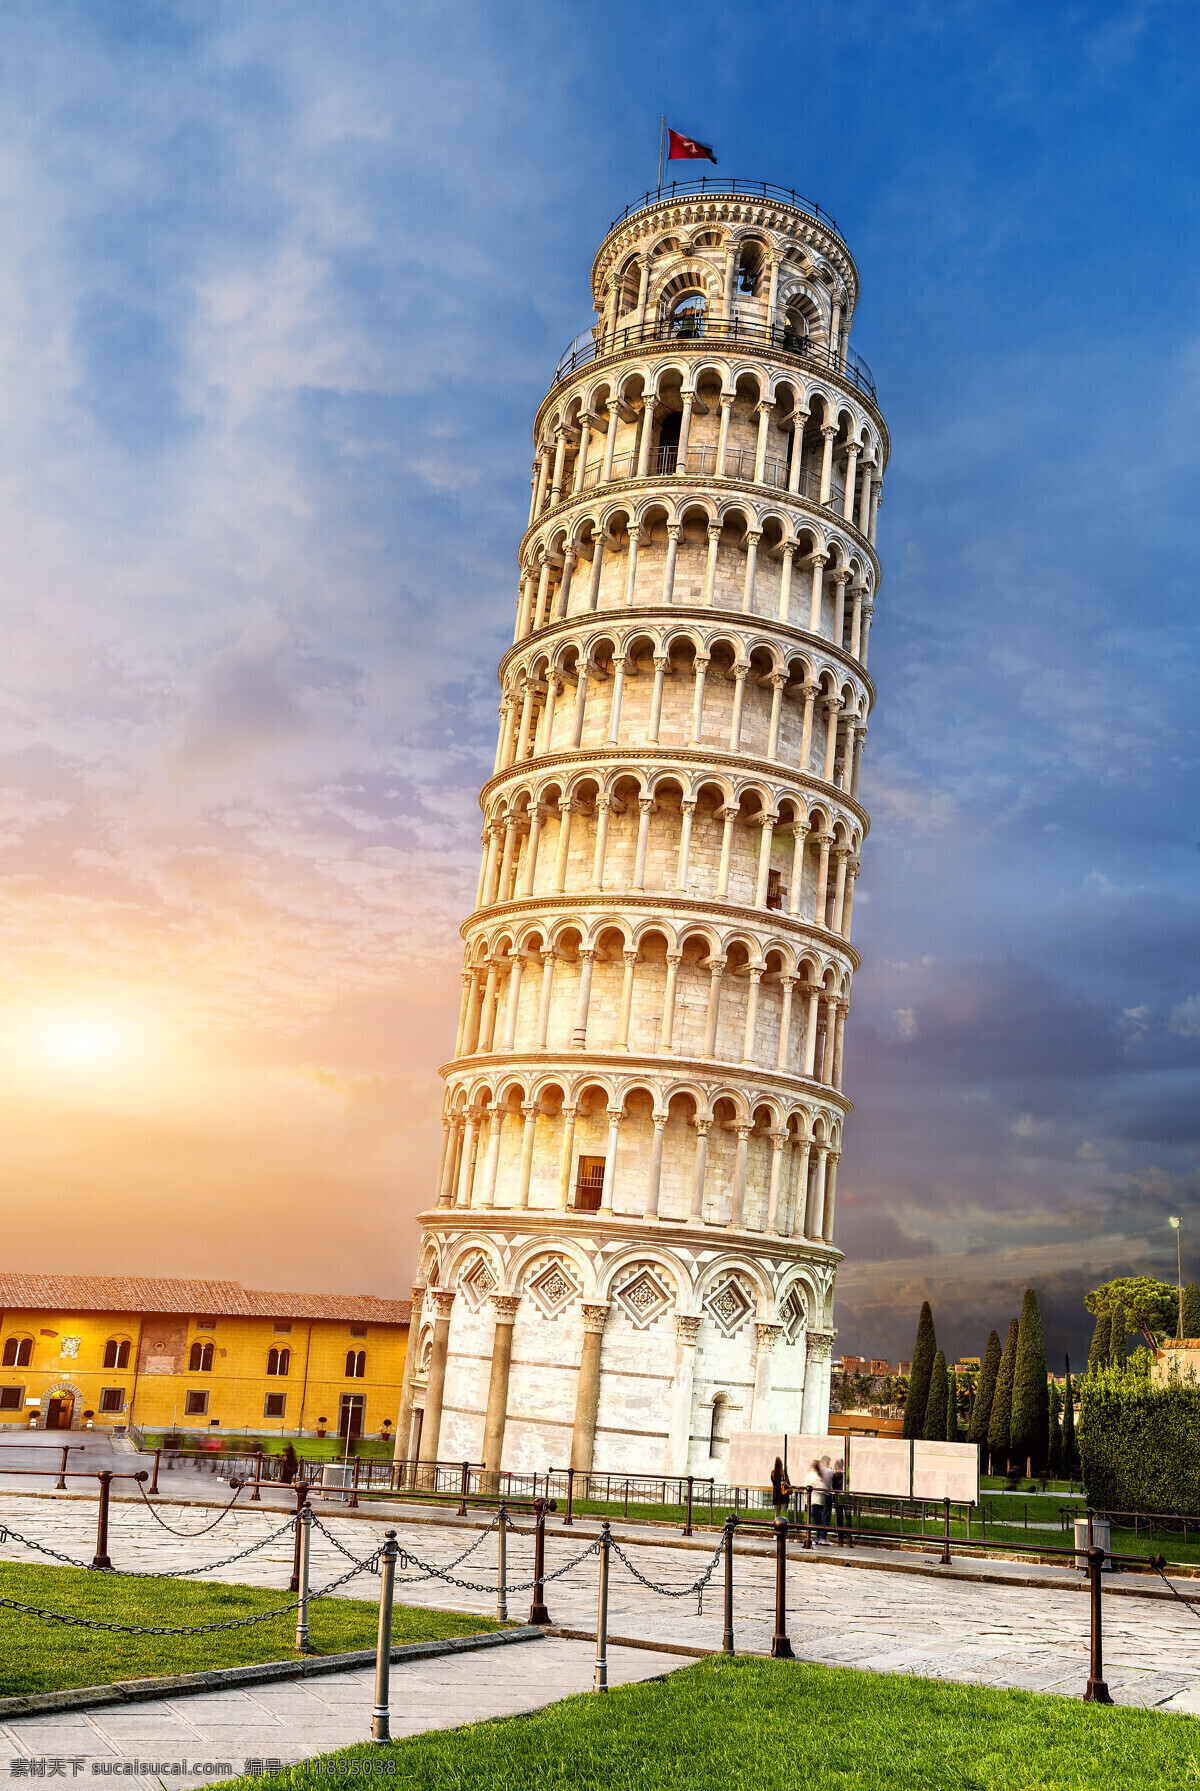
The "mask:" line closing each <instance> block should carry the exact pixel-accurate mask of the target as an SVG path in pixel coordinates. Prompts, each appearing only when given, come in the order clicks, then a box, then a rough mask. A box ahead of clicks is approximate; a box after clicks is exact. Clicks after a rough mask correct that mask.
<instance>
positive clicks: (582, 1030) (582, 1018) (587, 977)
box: [571, 946, 596, 1051]
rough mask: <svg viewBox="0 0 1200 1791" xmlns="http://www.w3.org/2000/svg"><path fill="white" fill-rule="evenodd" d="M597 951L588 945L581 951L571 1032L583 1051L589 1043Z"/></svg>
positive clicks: (576, 1043)
mask: <svg viewBox="0 0 1200 1791" xmlns="http://www.w3.org/2000/svg"><path fill="white" fill-rule="evenodd" d="M595 960H596V953H595V951H594V950H591V949H589V948H588V947H587V946H581V947H580V951H579V963H580V971H579V999H578V1001H577V1002H576V1005H575V1026H574V1029H573V1031H572V1033H571V1043H572V1045H573V1046H574V1047H575V1049H576V1050H577V1051H582V1050H583V1048H584V1046H585V1045H586V1044H587V1026H588V1007H589V1005H590V1003H591V999H592V965H593V964H594V963H595Z"/></svg>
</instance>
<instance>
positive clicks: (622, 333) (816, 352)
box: [551, 311, 876, 404]
mask: <svg viewBox="0 0 1200 1791" xmlns="http://www.w3.org/2000/svg"><path fill="white" fill-rule="evenodd" d="M597 327H598V333H597V334H596V335H595V336H594V337H593V336H591V335H586V334H585V335H583V336H576V338H575V340H574V341H573V342H572V343H571V346H570V347H569V348H568V349H567V351H566V353H565V354H563V355H562V357H561V358H560V360H559V363H558V366H557V367H556V368H555V371H554V378H553V380H552V381H551V386H552V387H553V386H556V385H557V384H558V382H559V381H560V380H562V379H566V378H567V377H568V375H569V374H572V373H575V372H577V371H578V369H579V368H580V367H586V366H587V365H588V363H589V362H590V361H597V360H600V359H601V358H602V357H603V356H605V355H610V354H625V353H628V352H629V350H630V349H634V348H651V347H653V346H654V345H655V344H656V343H661V344H665V345H666V346H668V347H678V346H679V345H681V344H682V345H683V346H685V347H686V346H687V345H689V344H695V343H704V342H738V343H742V344H744V345H745V346H746V347H747V348H751V349H755V348H758V349H771V350H772V352H774V353H778V354H786V355H791V356H793V357H794V358H795V359H797V360H803V361H808V362H811V363H812V364H813V365H814V366H818V367H822V368H825V369H827V370H828V371H829V372H831V373H836V374H837V375H839V377H841V378H842V379H845V380H848V381H849V383H850V384H851V385H852V386H854V387H855V388H856V389H857V390H858V391H860V392H861V393H862V394H863V396H864V397H866V398H869V399H870V401H871V403H872V404H874V403H875V402H876V397H875V378H874V375H873V374H872V372H871V369H870V367H869V366H868V365H867V363H866V362H865V361H864V360H863V358H862V356H861V355H860V354H858V353H857V352H856V351H855V350H854V349H853V348H851V349H848V350H847V351H846V352H845V353H844V354H843V352H842V350H841V349H840V348H831V347H830V345H829V344H828V343H825V342H815V341H813V340H812V339H811V338H810V337H808V336H801V335H798V334H797V332H796V331H795V329H793V327H792V325H791V324H790V323H750V322H747V321H746V320H745V319H743V318H741V317H737V316H734V317H702V316H699V315H697V314H696V313H695V312H691V311H689V312H686V313H683V314H682V315H680V316H676V317H672V318H661V317H660V318H653V319H650V320H648V321H647V322H645V323H640V324H638V323H626V324H622V325H621V326H620V327H619V328H617V329H614V330H605V329H604V328H603V326H597Z"/></svg>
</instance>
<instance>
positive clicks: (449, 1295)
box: [433, 1287, 454, 1318]
mask: <svg viewBox="0 0 1200 1791" xmlns="http://www.w3.org/2000/svg"><path fill="white" fill-rule="evenodd" d="M433 1303H434V1308H435V1310H436V1313H437V1316H438V1318H449V1317H450V1314H451V1312H452V1311H453V1310H454V1289H453V1288H444V1287H439V1288H438V1289H437V1290H436V1292H435V1293H434V1296H433Z"/></svg>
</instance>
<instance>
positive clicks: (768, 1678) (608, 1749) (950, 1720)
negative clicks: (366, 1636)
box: [234, 1658, 1200, 1791]
mask: <svg viewBox="0 0 1200 1791" xmlns="http://www.w3.org/2000/svg"><path fill="white" fill-rule="evenodd" d="M359 1763H362V1765H363V1766H364V1767H365V1768H366V1770H367V1771H371V1772H372V1776H373V1777H375V1778H379V1777H381V1776H382V1777H383V1782H385V1783H386V1784H388V1785H389V1786H395V1787H397V1791H399V1788H401V1787H405V1786H412V1787H413V1788H414V1791H417V1788H420V1791H427V1788H428V1787H431V1786H433V1787H438V1788H439V1791H440V1788H442V1787H454V1788H456V1791H458V1788H462V1791H467V1788H469V1791H526V1788H528V1791H558V1788H560V1787H561V1788H562V1791H567V1788H569V1791H710V1788H711V1791H809V1788H813V1791H830V1788H833V1787H844V1791H942V1788H943V1787H944V1788H945V1791H951V1788H952V1791H1084V1788H1085V1787H1092V1786H1095V1787H1104V1791H1113V1788H1115V1787H1125V1786H1136V1787H1137V1791H1157V1788H1158V1787H1162V1786H1176V1785H1190V1784H1194V1783H1195V1782H1196V1781H1197V1779H1200V1729H1198V1728H1197V1726H1196V1723H1195V1720H1194V1718H1191V1717H1186V1716H1163V1715H1159V1714H1156V1713H1154V1712H1152V1711H1151V1712H1147V1711H1138V1710H1112V1709H1098V1708H1093V1707H1091V1706H1088V1705H1084V1704H1077V1703H1074V1702H1072V1701H1070V1700H1068V1699H1066V1698H1051V1697H1038V1696H1036V1695H1034V1694H1032V1693H1029V1692H997V1691H987V1690H984V1689H982V1688H978V1687H974V1686H950V1685H939V1684H937V1683H936V1682H934V1681H932V1680H927V1679H908V1678H900V1677H897V1678H892V1677H888V1676H885V1675H882V1674H880V1675H875V1674H866V1673H856V1672H852V1671H849V1670H847V1669H841V1668H839V1669H829V1668H825V1667H807V1666H800V1665H797V1664H795V1663H791V1664H784V1663H778V1664H776V1663H773V1662H764V1661H751V1660H739V1661H726V1660H722V1659H719V1658H718V1659H710V1660H705V1661H701V1662H698V1663H697V1665H695V1666H694V1667H687V1668H684V1669H682V1670H681V1671H679V1672H677V1673H672V1674H670V1675H669V1676H668V1677H667V1678H665V1679H658V1680H651V1681H649V1682H647V1683H645V1684H642V1685H631V1686H624V1687H622V1688H621V1689H620V1690H617V1691H613V1692H610V1693H609V1695H608V1696H607V1697H606V1698H599V1697H595V1696H591V1697H589V1696H584V1697H573V1698H566V1699H564V1700H563V1701H562V1702H561V1703H558V1704H553V1705H551V1706H550V1707H549V1708H548V1709H546V1710H542V1711H537V1712H535V1713H534V1714H532V1715H530V1716H522V1717H510V1718H507V1719H505V1720H504V1721H500V1722H492V1723H476V1724H472V1725H471V1726H470V1727H468V1728H463V1729H457V1730H441V1731H436V1732H433V1733H430V1734H428V1735H422V1736H417V1737H414V1738H413V1739H412V1740H409V1741H401V1742H395V1743H392V1744H391V1745H390V1746H386V1747H372V1746H371V1745H370V1744H369V1743H368V1744H366V1745H364V1746H362V1747H357V1748H347V1749H343V1750H341V1751H340V1752H338V1753H336V1754H332V1755H329V1756H327V1757H326V1760H325V1761H324V1762H322V1761H319V1760H318V1761H313V1762H310V1763H309V1764H308V1765H306V1766H300V1767H295V1768H293V1769H291V1770H290V1771H287V1772H284V1773H283V1774H281V1775H280V1777H279V1778H278V1779H276V1780H275V1781H273V1782H274V1783H275V1784H276V1785H281V1786H282V1785H286V1786H288V1787H290V1788H292V1791H301V1788H302V1787H303V1788H304V1791H312V1788H315V1787H316V1786H318V1785H326V1786H328V1785H330V1784H332V1783H335V1782H336V1779H335V1778H334V1774H336V1773H338V1772H339V1770H340V1771H341V1772H343V1773H349V1772H353V1771H354V1770H355V1767H356V1766H357V1765H358V1764H359ZM393 1768H394V1772H393ZM234 1782H237V1781H234ZM241 1782H242V1783H244V1784H246V1785H248V1786H249V1785H257V1787H258V1791H261V1786H262V1782H261V1781H255V1780H245V1781H241ZM343 1782H345V1781H343ZM359 1782H361V1780H360V1781H359Z"/></svg>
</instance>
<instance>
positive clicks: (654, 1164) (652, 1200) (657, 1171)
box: [643, 1113, 667, 1219]
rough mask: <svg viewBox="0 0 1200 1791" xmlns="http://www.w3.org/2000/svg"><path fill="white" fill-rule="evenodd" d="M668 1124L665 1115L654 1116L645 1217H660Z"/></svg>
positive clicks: (657, 1114)
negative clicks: (665, 1130)
mask: <svg viewBox="0 0 1200 1791" xmlns="http://www.w3.org/2000/svg"><path fill="white" fill-rule="evenodd" d="M666 1123H667V1116H666V1114H665V1113H656V1114H655V1115H654V1142H653V1144H652V1145H651V1146H650V1172H649V1174H648V1175H647V1177H646V1205H645V1210H644V1215H643V1216H644V1217H645V1218H647V1219H656V1218H657V1217H658V1193H659V1183H660V1181H661V1178H662V1154H663V1129H664V1127H665V1126H666Z"/></svg>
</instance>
